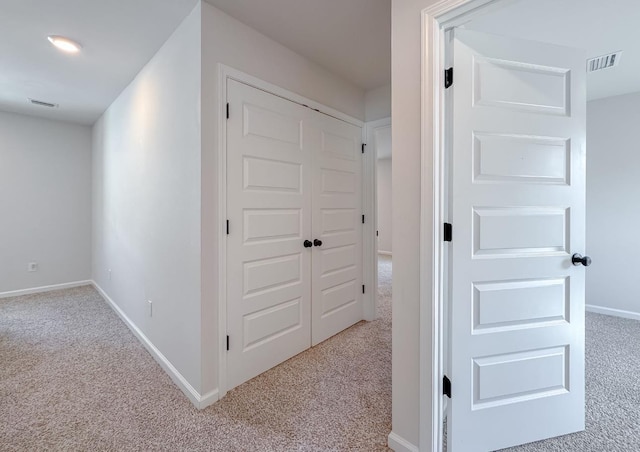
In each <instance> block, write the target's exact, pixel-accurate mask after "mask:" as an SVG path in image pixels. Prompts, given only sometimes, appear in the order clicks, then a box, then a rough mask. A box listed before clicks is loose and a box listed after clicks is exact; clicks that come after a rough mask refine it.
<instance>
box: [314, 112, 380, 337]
mask: <svg viewBox="0 0 640 452" xmlns="http://www.w3.org/2000/svg"><path fill="white" fill-rule="evenodd" d="M314 115H315V118H314V128H315V137H316V140H317V141H316V143H317V145H316V149H315V150H314V152H313V201H312V204H313V237H314V245H316V246H314V251H313V265H312V271H313V302H312V328H311V330H312V344H313V345H316V344H318V343H320V342H322V341H324V340H325V339H327V338H329V337H331V336H333V335H334V334H336V333H338V332H340V331H342V330H344V329H345V328H348V327H349V326H351V325H353V324H354V323H356V322H358V321H360V320H362V319H363V306H362V298H363V297H362V287H363V286H362V278H363V269H362V235H363V232H362V226H363V225H362V157H361V143H362V129H361V128H359V127H356V126H354V125H351V124H348V123H346V122H344V121H340V120H338V119H335V118H332V117H330V116H327V115H323V114H321V113H315V112H314ZM371 290H373V288H372V289H371Z"/></svg>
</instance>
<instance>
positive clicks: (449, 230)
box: [444, 223, 453, 242]
mask: <svg viewBox="0 0 640 452" xmlns="http://www.w3.org/2000/svg"><path fill="white" fill-rule="evenodd" d="M452 240H453V226H452V225H451V223H445V224H444V241H445V242H450V241H452Z"/></svg>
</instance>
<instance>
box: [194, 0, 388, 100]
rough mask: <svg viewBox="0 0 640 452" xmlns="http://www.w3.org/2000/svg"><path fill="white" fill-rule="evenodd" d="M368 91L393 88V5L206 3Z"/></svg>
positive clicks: (364, 1)
mask: <svg viewBox="0 0 640 452" xmlns="http://www.w3.org/2000/svg"><path fill="white" fill-rule="evenodd" d="M206 1H207V2H208V3H210V4H212V5H213V6H215V7H217V8H219V9H221V10H222V11H224V12H226V13H227V14H229V15H230V16H232V17H235V18H236V19H238V20H239V21H240V22H243V23H245V24H246V25H249V26H250V27H252V28H254V29H256V30H258V31H259V32H261V33H262V34H264V35H266V36H268V37H270V38H271V39H273V40H274V41H277V42H279V43H280V44H282V45H284V46H285V47H288V48H290V49H291V50H293V51H295V52H296V53H298V54H300V55H303V56H305V57H307V58H308V59H310V60H312V61H314V62H316V63H318V64H319V65H321V66H323V67H325V68H326V69H328V70H329V71H331V72H333V73H334V74H336V75H338V76H340V77H342V78H344V79H346V80H349V81H350V82H352V83H354V84H355V85H357V86H359V87H361V88H362V89H364V90H369V89H372V88H377V87H379V86H382V85H385V84H388V83H390V82H391V0H206Z"/></svg>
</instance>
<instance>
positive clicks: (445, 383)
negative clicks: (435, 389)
mask: <svg viewBox="0 0 640 452" xmlns="http://www.w3.org/2000/svg"><path fill="white" fill-rule="evenodd" d="M442 393H443V394H444V395H446V396H447V397H449V398H451V380H449V377H447V376H446V375H445V376H444V377H443V378H442Z"/></svg>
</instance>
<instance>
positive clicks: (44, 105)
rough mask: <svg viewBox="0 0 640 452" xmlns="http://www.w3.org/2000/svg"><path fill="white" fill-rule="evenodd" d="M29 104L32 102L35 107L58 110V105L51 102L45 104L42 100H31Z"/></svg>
mask: <svg viewBox="0 0 640 452" xmlns="http://www.w3.org/2000/svg"><path fill="white" fill-rule="evenodd" d="M29 102H31V103H32V104H33V105H38V106H40V107H47V108H58V104H52V103H51V102H44V101H42V100H36V99H31V98H29Z"/></svg>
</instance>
